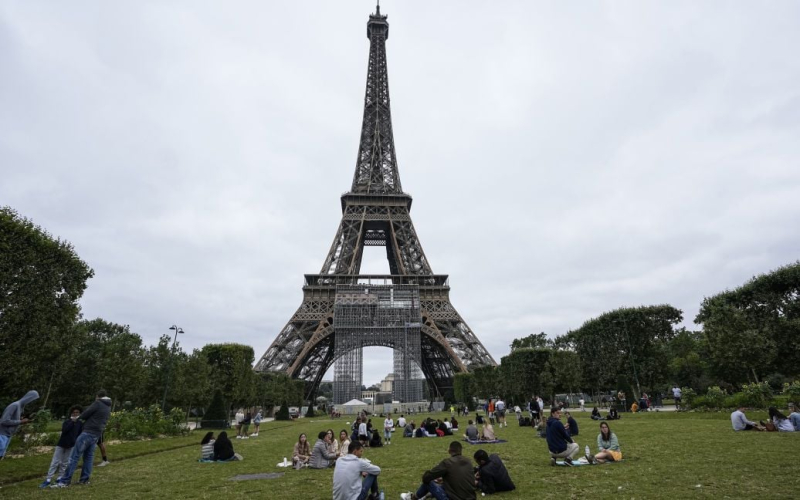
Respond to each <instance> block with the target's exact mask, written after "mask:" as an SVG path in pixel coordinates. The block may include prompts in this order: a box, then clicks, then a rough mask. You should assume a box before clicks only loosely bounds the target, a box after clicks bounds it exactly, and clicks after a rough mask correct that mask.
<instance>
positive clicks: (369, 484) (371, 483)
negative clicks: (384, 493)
mask: <svg viewBox="0 0 800 500" xmlns="http://www.w3.org/2000/svg"><path fill="white" fill-rule="evenodd" d="M370 490H372V492H373V493H375V494H376V495H377V494H378V476H375V475H373V474H368V475H367V477H365V478H364V480H363V481H361V494H360V495H358V500H364V499H366V498H367V497H368V496H369V491H370Z"/></svg>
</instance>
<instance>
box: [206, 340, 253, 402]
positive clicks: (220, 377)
mask: <svg viewBox="0 0 800 500" xmlns="http://www.w3.org/2000/svg"><path fill="white" fill-rule="evenodd" d="M201 352H202V354H203V355H204V356H205V359H206V360H207V361H208V364H209V365H210V366H211V380H212V385H213V387H214V388H219V389H221V390H222V394H223V396H224V397H225V398H226V400H227V402H228V404H230V405H231V406H232V407H234V406H243V405H249V404H253V403H255V401H256V396H257V393H256V376H255V374H254V372H253V361H254V359H255V355H254V353H253V348H252V347H250V346H246V345H242V344H207V345H205V346H203V348H202V349H201Z"/></svg>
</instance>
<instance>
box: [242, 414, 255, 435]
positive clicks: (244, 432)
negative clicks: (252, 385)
mask: <svg viewBox="0 0 800 500" xmlns="http://www.w3.org/2000/svg"><path fill="white" fill-rule="evenodd" d="M252 421H253V414H252V413H250V412H249V411H248V412H247V415H245V416H244V420H242V439H250V436H248V435H247V432H248V431H249V430H250V422H252Z"/></svg>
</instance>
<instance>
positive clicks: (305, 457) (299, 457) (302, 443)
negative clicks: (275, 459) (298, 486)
mask: <svg viewBox="0 0 800 500" xmlns="http://www.w3.org/2000/svg"><path fill="white" fill-rule="evenodd" d="M309 460H311V445H309V444H308V437H306V435H305V433H303V434H300V437H298V438H297V442H296V443H295V444H294V450H292V466H293V467H294V468H295V469H299V468H300V467H305V466H306V465H308V461H309Z"/></svg>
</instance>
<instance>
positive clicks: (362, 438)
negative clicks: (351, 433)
mask: <svg viewBox="0 0 800 500" xmlns="http://www.w3.org/2000/svg"><path fill="white" fill-rule="evenodd" d="M370 425H371V424H370ZM369 436H370V432H369V428H368V427H367V422H366V421H364V420H363V419H361V420H359V424H358V441H359V442H360V443H361V446H369V444H368V443H369Z"/></svg>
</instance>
